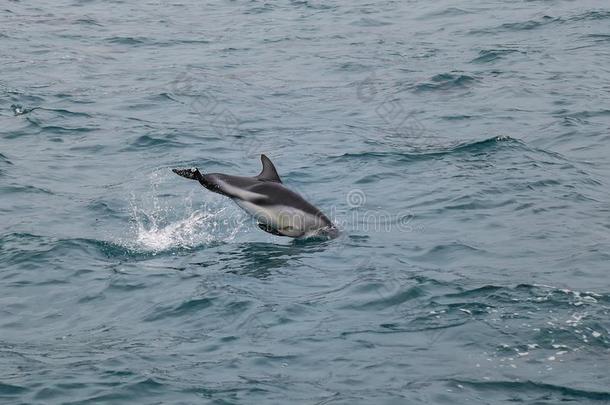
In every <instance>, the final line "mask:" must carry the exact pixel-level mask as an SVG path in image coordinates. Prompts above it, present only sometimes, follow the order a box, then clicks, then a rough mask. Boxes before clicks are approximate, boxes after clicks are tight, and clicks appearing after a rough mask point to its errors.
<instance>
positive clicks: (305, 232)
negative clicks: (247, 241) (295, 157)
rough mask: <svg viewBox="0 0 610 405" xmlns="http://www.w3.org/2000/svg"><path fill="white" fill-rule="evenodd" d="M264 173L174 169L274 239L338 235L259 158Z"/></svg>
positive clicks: (321, 215) (273, 168) (327, 221)
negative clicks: (224, 198) (226, 200)
mask: <svg viewBox="0 0 610 405" xmlns="http://www.w3.org/2000/svg"><path fill="white" fill-rule="evenodd" d="M261 161H262V163H263V170H262V171H261V172H260V174H259V175H258V176H255V177H243V176H230V175H228V174H222V173H209V174H203V173H201V172H200V171H199V170H198V169H196V168H192V169H173V172H174V173H176V174H178V175H179V176H182V177H186V178H187V179H191V180H197V181H199V183H201V185H202V186H203V187H205V188H207V189H208V190H210V191H213V192H215V193H218V194H222V195H224V196H227V197H229V198H231V199H232V200H233V201H235V203H236V204H237V205H239V206H240V207H241V208H242V209H243V210H244V211H246V212H247V213H249V214H251V215H252V216H254V218H256V220H257V222H258V227H259V228H261V229H262V230H263V231H265V232H269V233H271V234H273V235H277V236H289V237H292V238H302V237H309V236H329V237H334V236H336V234H337V228H335V226H334V225H333V223H332V222H331V221H330V219H328V217H327V216H326V215H324V214H323V213H322V212H321V211H320V210H319V209H317V208H316V207H314V206H313V205H311V204H310V203H308V202H307V201H305V199H304V198H303V197H301V196H300V195H299V194H297V193H295V192H294V191H292V190H289V189H288V188H286V187H285V186H284V185H283V184H282V180H281V179H280V176H279V175H278V174H277V170H276V169H275V166H274V165H273V163H272V162H271V160H270V159H269V158H268V157H267V156H265V155H261Z"/></svg>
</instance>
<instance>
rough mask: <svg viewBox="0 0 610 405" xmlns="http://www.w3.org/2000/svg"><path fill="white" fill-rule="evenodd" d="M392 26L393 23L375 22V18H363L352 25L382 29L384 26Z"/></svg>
mask: <svg viewBox="0 0 610 405" xmlns="http://www.w3.org/2000/svg"><path fill="white" fill-rule="evenodd" d="M390 24H392V23H389V22H385V21H380V20H375V19H374V18H367V17H365V18H361V19H359V20H356V21H354V22H352V23H351V24H350V25H355V26H358V27H382V26H384V25H390Z"/></svg>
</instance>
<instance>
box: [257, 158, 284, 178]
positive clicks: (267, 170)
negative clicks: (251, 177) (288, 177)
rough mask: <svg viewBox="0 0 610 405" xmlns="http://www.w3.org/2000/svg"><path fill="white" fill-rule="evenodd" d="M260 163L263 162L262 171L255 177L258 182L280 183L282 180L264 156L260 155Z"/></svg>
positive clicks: (269, 160)
mask: <svg viewBox="0 0 610 405" xmlns="http://www.w3.org/2000/svg"><path fill="white" fill-rule="evenodd" d="M261 162H263V170H262V171H261V172H260V173H259V175H258V176H256V178H257V179H259V180H265V181H275V182H276V183H281V182H282V180H281V179H280V176H279V175H278V174H277V170H275V166H274V165H273V163H272V162H271V159H269V158H268V157H267V156H265V155H261Z"/></svg>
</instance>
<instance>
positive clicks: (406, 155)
mask: <svg viewBox="0 0 610 405" xmlns="http://www.w3.org/2000/svg"><path fill="white" fill-rule="evenodd" d="M501 147H502V148H504V147H522V148H524V149H527V146H526V145H525V143H523V142H522V141H520V140H518V139H515V138H512V137H510V136H494V137H492V138H487V139H484V140H482V141H474V142H463V143H458V144H455V143H453V144H452V145H448V146H445V147H440V148H428V149H422V150H414V151H411V152H362V153H344V154H343V155H340V156H335V157H334V159H335V160H340V161H341V160H346V159H347V160H351V159H364V160H369V159H373V160H376V161H379V160H380V159H381V158H392V159H393V160H394V159H398V160H399V161H417V160H422V159H430V158H436V157H439V156H443V155H450V154H458V153H479V152H482V151H486V150H493V149H496V148H501Z"/></svg>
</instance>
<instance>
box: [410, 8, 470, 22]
mask: <svg viewBox="0 0 610 405" xmlns="http://www.w3.org/2000/svg"><path fill="white" fill-rule="evenodd" d="M467 14H472V12H471V11H468V10H464V9H461V8H457V7H449V8H446V9H443V10H439V11H433V12H430V13H428V14H425V15H423V16H422V17H420V19H433V18H436V17H457V16H463V15H467Z"/></svg>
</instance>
